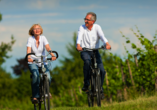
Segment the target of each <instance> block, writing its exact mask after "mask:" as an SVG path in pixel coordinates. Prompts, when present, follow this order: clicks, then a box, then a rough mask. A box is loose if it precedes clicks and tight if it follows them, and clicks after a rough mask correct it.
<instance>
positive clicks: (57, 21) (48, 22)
mask: <svg viewBox="0 0 157 110" xmlns="http://www.w3.org/2000/svg"><path fill="white" fill-rule="evenodd" d="M41 23H42V24H77V23H82V20H80V19H59V20H46V21H41Z"/></svg>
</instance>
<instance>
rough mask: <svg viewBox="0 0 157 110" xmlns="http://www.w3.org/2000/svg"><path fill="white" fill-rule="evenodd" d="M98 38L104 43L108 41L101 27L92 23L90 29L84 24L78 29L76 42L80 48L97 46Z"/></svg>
mask: <svg viewBox="0 0 157 110" xmlns="http://www.w3.org/2000/svg"><path fill="white" fill-rule="evenodd" d="M99 39H101V40H102V42H103V44H104V45H105V44H106V42H108V40H107V39H106V38H105V36H104V33H103V31H102V29H101V27H100V26H99V25H98V24H93V27H92V29H91V30H89V29H88V28H87V27H86V26H85V24H84V25H81V26H80V28H79V30H78V35H77V41H76V44H80V46H81V47H82V48H84V47H85V48H90V49H92V48H99Z"/></svg>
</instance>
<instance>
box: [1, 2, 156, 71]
mask: <svg viewBox="0 0 157 110" xmlns="http://www.w3.org/2000/svg"><path fill="white" fill-rule="evenodd" d="M156 4H157V0H1V1H0V13H1V14H2V17H3V18H2V21H1V22H0V42H9V41H10V37H11V35H13V36H14V37H15V39H16V43H15V45H14V46H13V51H12V52H10V53H9V55H12V58H10V59H8V60H7V61H6V63H5V64H3V67H5V68H6V69H7V71H8V72H12V70H11V68H10V67H11V66H13V65H15V64H17V62H16V59H19V58H23V57H24V56H25V54H26V43H27V39H28V37H29V35H28V30H29V28H30V27H31V26H32V25H33V24H36V23H39V24H41V26H42V27H43V30H44V33H43V35H45V36H46V38H47V39H48V41H49V43H50V46H51V48H52V50H56V51H58V53H59V55H60V59H61V58H62V55H64V56H69V54H68V53H67V51H66V45H67V44H68V43H69V42H72V37H73V33H74V32H77V30H78V28H79V26H80V25H82V24H84V20H83V18H84V17H85V15H86V13H87V12H89V11H92V12H95V13H96V14H97V21H96V23H97V24H99V25H100V26H101V27H102V30H103V32H104V34H105V36H106V38H107V39H108V41H109V43H110V44H111V46H112V50H111V52H112V53H114V54H118V55H121V56H124V55H125V51H124V46H123V44H124V45H126V47H127V48H128V49H129V50H130V51H131V52H133V51H132V50H131V47H130V45H127V44H126V43H125V39H124V38H122V35H121V34H120V31H122V32H123V34H124V35H126V36H127V37H129V38H130V39H131V41H132V42H134V43H136V44H139V42H138V41H137V39H136V38H135V36H134V35H133V33H132V31H131V30H130V28H133V29H134V30H135V31H136V28H135V25H137V26H138V28H139V30H140V32H141V33H142V34H144V35H145V37H147V38H148V39H150V40H152V39H153V36H154V35H155V31H156V30H157V26H156V25H157V11H156V10H157V7H156ZM135 53H136V52H135ZM56 65H59V62H58V61H54V63H52V68H53V67H55V66H56Z"/></svg>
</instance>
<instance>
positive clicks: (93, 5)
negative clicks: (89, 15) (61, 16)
mask: <svg viewBox="0 0 157 110" xmlns="http://www.w3.org/2000/svg"><path fill="white" fill-rule="evenodd" d="M95 8H107V7H106V6H100V5H96V4H91V5H88V6H79V7H78V8H77V9H79V10H90V9H95Z"/></svg>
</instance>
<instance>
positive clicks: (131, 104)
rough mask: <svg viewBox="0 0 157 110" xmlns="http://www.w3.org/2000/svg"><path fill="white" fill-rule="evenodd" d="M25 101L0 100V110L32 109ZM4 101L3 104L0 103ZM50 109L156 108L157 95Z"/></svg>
mask: <svg viewBox="0 0 157 110" xmlns="http://www.w3.org/2000/svg"><path fill="white" fill-rule="evenodd" d="M26 100H27V101H26V102H21V101H17V99H12V100H10V101H9V100H0V110H33V105H32V104H31V102H30V100H29V99H26ZM4 102H5V105H2V103H4ZM52 110H157V95H154V96H151V97H146V96H145V97H139V98H137V99H135V100H128V101H124V102H119V103H118V102H113V103H107V102H106V101H102V107H96V106H95V107H91V108H89V107H88V106H87V105H85V106H83V107H56V108H52Z"/></svg>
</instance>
